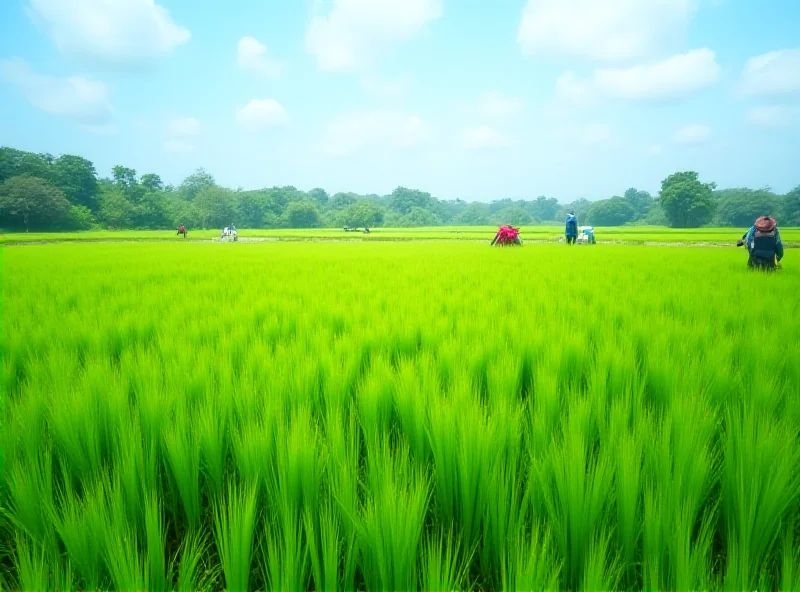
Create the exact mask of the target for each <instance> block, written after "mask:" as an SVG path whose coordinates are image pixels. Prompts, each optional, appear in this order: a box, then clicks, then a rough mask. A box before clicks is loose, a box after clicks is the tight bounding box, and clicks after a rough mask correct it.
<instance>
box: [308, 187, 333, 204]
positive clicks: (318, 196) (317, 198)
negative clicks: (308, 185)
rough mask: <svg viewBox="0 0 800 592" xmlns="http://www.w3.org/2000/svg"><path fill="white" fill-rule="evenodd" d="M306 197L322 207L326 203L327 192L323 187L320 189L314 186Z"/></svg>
mask: <svg viewBox="0 0 800 592" xmlns="http://www.w3.org/2000/svg"><path fill="white" fill-rule="evenodd" d="M308 197H310V198H311V200H312V201H313V202H314V203H315V204H317V205H318V206H320V207H324V206H326V205H328V200H329V199H330V198H329V197H328V192H327V191H325V190H324V189H320V188H319V187H315V188H314V189H312V190H311V191H309V192H308Z"/></svg>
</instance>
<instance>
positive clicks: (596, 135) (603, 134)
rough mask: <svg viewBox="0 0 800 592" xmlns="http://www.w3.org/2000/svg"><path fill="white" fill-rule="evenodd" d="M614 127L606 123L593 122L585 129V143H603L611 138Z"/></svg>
mask: <svg viewBox="0 0 800 592" xmlns="http://www.w3.org/2000/svg"><path fill="white" fill-rule="evenodd" d="M611 136H612V129H611V126H610V125H607V124H605V123H591V124H589V125H587V126H586V127H585V128H584V129H583V141H584V143H585V144H602V143H603V142H606V141H608V140H610V139H611Z"/></svg>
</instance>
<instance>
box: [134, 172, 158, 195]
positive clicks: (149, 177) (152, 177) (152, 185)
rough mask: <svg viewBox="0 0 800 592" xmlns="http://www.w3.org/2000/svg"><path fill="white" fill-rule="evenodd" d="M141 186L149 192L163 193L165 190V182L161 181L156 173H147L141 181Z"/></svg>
mask: <svg viewBox="0 0 800 592" xmlns="http://www.w3.org/2000/svg"><path fill="white" fill-rule="evenodd" d="M139 184H140V185H141V186H142V187H144V188H145V189H146V190H147V191H163V190H164V182H163V181H162V180H161V177H159V176H158V175H156V174H154V173H147V174H146V175H142V178H141V179H139Z"/></svg>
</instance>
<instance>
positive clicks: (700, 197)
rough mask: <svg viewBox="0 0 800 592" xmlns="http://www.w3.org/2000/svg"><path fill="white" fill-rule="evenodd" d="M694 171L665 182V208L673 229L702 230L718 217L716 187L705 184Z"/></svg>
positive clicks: (662, 191)
mask: <svg viewBox="0 0 800 592" xmlns="http://www.w3.org/2000/svg"><path fill="white" fill-rule="evenodd" d="M698 177H699V174H698V173H696V172H694V171H683V172H679V173H673V174H672V175H670V176H669V177H667V178H666V179H664V180H663V181H662V182H661V193H660V196H659V198H660V200H661V207H662V208H663V209H664V213H665V214H666V216H667V220H669V223H670V226H672V227H673V228H699V227H700V226H704V225H706V224H708V223H709V222H711V220H712V218H713V216H714V205H715V203H714V197H713V195H712V192H713V191H714V188H715V187H716V185H715V184H714V183H701V182H700V180H699V179H698Z"/></svg>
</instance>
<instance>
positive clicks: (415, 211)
mask: <svg viewBox="0 0 800 592" xmlns="http://www.w3.org/2000/svg"><path fill="white" fill-rule="evenodd" d="M441 223H442V221H441V220H440V219H439V217H438V216H437V215H436V214H434V213H433V212H431V211H430V210H426V209H425V208H422V207H419V206H414V207H413V208H411V211H410V212H408V214H406V215H404V216H401V217H400V219H399V225H400V226H402V227H406V228H409V227H420V226H439V225H440V224H441Z"/></svg>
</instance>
